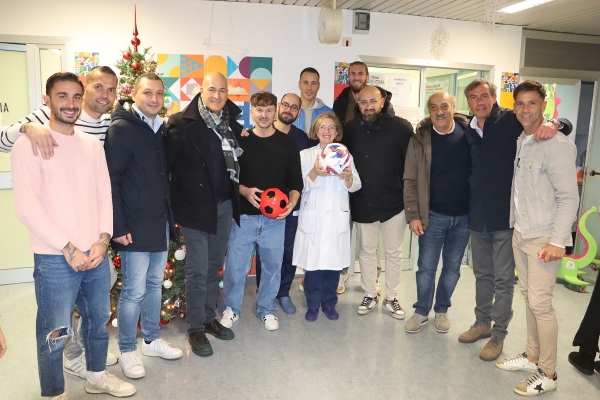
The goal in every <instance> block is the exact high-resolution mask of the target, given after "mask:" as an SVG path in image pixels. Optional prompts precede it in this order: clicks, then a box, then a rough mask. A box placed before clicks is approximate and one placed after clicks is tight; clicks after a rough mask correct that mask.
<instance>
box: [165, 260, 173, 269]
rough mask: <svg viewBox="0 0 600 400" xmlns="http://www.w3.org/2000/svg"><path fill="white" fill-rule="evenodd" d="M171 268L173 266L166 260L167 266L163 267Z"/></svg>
mask: <svg viewBox="0 0 600 400" xmlns="http://www.w3.org/2000/svg"><path fill="white" fill-rule="evenodd" d="M171 268H173V266H172V265H171V262H170V261H167V266H166V267H165V269H171Z"/></svg>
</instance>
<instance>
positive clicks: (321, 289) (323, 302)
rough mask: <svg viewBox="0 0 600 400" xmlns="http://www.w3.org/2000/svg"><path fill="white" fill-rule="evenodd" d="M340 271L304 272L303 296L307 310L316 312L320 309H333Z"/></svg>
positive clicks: (336, 298) (335, 302) (336, 299)
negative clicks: (304, 296)
mask: <svg viewBox="0 0 600 400" xmlns="http://www.w3.org/2000/svg"><path fill="white" fill-rule="evenodd" d="M339 280H340V271H332V270H328V269H325V270H317V271H306V272H305V275H304V294H305V295H306V305H307V307H308V308H309V309H312V310H318V309H319V306H322V307H335V305H336V304H337V301H338V297H337V293H336V292H335V290H336V289H337V284H338V281H339Z"/></svg>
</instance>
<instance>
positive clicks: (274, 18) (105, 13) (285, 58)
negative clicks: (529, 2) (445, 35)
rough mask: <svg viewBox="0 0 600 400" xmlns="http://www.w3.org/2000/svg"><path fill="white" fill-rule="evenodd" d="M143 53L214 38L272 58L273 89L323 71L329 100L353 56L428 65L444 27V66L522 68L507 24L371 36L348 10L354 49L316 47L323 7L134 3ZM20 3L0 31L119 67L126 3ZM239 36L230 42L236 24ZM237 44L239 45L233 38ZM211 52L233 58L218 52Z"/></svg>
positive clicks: (0, 21) (127, 27)
mask: <svg viewBox="0 0 600 400" xmlns="http://www.w3.org/2000/svg"><path fill="white" fill-rule="evenodd" d="M135 3H136V4H137V21H138V30H139V38H140V39H141V41H142V44H141V46H140V47H142V48H143V47H145V46H151V47H152V51H153V52H154V53H176V54H177V53H187V54H204V55H207V54H208V49H207V48H206V47H205V46H204V45H203V42H204V40H205V39H206V38H207V37H209V35H210V20H211V9H212V7H213V5H214V13H213V21H212V26H213V28H212V41H213V42H214V43H219V44H232V42H233V43H234V44H235V45H236V46H240V47H243V48H246V49H248V50H249V53H248V55H250V56H263V57H272V58H273V91H274V93H275V94H276V95H281V94H283V93H286V92H291V91H297V82H298V74H299V72H300V71H301V70H302V69H303V68H304V67H307V66H312V67H315V68H317V70H319V71H320V72H321V92H320V93H319V97H320V98H321V99H323V101H325V102H326V103H327V104H329V105H331V103H332V102H333V68H334V63H335V62H336V61H354V60H356V59H358V57H357V55H369V56H384V57H402V58H413V59H430V60H433V57H432V56H431V54H430V53H429V49H430V40H431V34H432V32H433V31H434V30H435V29H436V28H437V27H438V26H439V25H440V23H442V24H443V25H444V26H445V27H446V29H447V30H448V31H449V34H450V40H449V44H448V49H447V52H446V54H445V55H444V56H443V57H442V58H441V60H440V61H446V62H466V63H477V64H491V65H494V66H495V68H494V70H493V71H492V72H493V75H492V79H493V81H494V82H495V83H496V84H499V83H500V76H501V73H502V72H504V71H511V72H514V71H518V69H519V57H520V46H521V28H520V27H508V26H507V27H501V28H500V29H499V30H498V31H497V32H496V33H495V35H494V36H490V35H488V34H487V33H485V32H484V31H483V30H482V29H481V28H480V24H479V23H472V22H460V21H453V20H444V19H435V18H421V17H411V16H404V15H395V14H380V13H372V14H371V32H370V33H369V34H368V35H352V29H351V23H352V12H351V11H346V10H344V30H343V34H342V36H344V37H345V36H347V37H351V38H352V46H351V47H349V48H345V47H342V46H341V44H338V45H324V44H320V43H319V40H318V37H317V20H318V16H319V8H313V7H294V6H282V5H265V4H252V3H229V2H214V3H213V2H207V1H185V0H170V1H157V0H137V1H135ZM88 4H89V5H88V6H86V3H85V2H75V1H67V0H53V1H35V0H19V1H8V0H2V1H1V2H0V34H16V35H46V36H69V37H72V41H71V42H70V43H69V46H68V49H69V59H72V57H73V56H72V54H73V52H74V51H98V52H100V63H101V64H105V65H111V66H112V65H113V64H114V61H115V59H116V58H117V56H118V55H119V54H120V52H119V50H120V49H124V48H126V47H127V45H128V44H129V42H130V40H131V38H132V37H133V36H132V31H133V4H134V1H130V0H120V1H115V0H104V1H102V2H89V3H88ZM230 12H231V21H233V29H232V31H233V38H231V36H230V30H231V27H230V17H229V15H230V14H229V13H230ZM232 39H233V41H232ZM211 53H212V54H221V55H227V54H228V53H226V52H224V51H223V50H219V49H212V51H211Z"/></svg>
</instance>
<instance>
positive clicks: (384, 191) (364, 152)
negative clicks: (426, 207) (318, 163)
mask: <svg viewBox="0 0 600 400" xmlns="http://www.w3.org/2000/svg"><path fill="white" fill-rule="evenodd" d="M388 107H389V102H388V101H387V100H386V102H385V105H384V107H383V109H382V115H381V116H380V117H379V118H378V119H376V120H375V121H373V122H367V121H365V120H364V119H363V118H362V116H361V115H360V114H359V112H358V110H357V111H356V113H357V115H358V117H357V118H355V119H353V120H352V121H349V122H348V123H347V124H346V126H345V129H344V136H343V137H342V143H343V144H344V145H346V146H347V147H348V150H349V151H350V154H352V156H353V157H354V165H355V166H356V171H357V172H358V174H359V175H360V179H361V181H362V188H361V189H360V190H358V191H356V192H354V193H350V207H351V210H352V220H353V221H355V222H359V223H372V222H376V221H381V222H385V221H387V220H388V219H390V218H392V217H393V216H394V215H396V214H399V213H400V212H402V210H403V209H404V202H403V188H404V186H403V182H402V176H403V175H404V160H405V157H406V151H407V148H408V142H409V141H410V138H411V137H412V136H413V128H412V125H411V124H410V123H409V122H408V121H407V120H405V119H403V118H400V117H392V116H389V115H388V114H387V111H388Z"/></svg>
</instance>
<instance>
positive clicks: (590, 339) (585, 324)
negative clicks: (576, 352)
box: [573, 275, 600, 353]
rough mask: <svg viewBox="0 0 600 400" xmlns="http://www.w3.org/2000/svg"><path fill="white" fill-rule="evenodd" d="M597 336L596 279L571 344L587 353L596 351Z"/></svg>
mask: <svg viewBox="0 0 600 400" xmlns="http://www.w3.org/2000/svg"><path fill="white" fill-rule="evenodd" d="M599 276H600V275H599ZM599 338H600V282H599V281H598V280H596V284H595V285H594V291H593V292H592V298H591V299H590V304H588V307H587V310H586V311H585V315H584V317H583V320H582V321H581V325H579V330H578V331H577V333H576V334H575V339H573V346H579V347H580V350H584V351H586V352H588V353H598V339H599Z"/></svg>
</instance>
